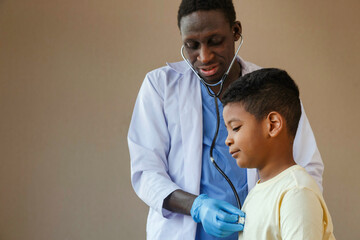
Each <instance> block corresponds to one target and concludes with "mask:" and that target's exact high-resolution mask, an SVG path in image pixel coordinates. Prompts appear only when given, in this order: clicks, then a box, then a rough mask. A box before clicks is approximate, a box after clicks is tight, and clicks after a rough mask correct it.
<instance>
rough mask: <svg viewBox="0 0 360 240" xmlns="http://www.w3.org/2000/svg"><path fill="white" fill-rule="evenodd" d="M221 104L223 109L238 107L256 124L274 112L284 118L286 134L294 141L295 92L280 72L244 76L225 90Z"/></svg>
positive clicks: (262, 71) (297, 110) (297, 115)
mask: <svg viewBox="0 0 360 240" xmlns="http://www.w3.org/2000/svg"><path fill="white" fill-rule="evenodd" d="M221 101H222V103H223V105H224V106H225V105H226V104H228V103H231V102H240V103H242V104H243V106H244V108H245V110H246V111H247V112H249V113H251V114H252V115H254V116H255V118H256V119H257V120H262V119H264V118H265V117H266V116H267V115H268V114H269V113H270V112H272V111H276V112H278V113H280V114H281V115H282V116H283V117H284V118H285V121H286V125H287V128H288V132H289V133H290V134H291V135H292V136H293V137H295V134H296V130H297V127H298V124H299V120H300V116H301V104H300V99H299V89H298V87H297V85H296V83H295V82H294V80H293V79H292V78H291V77H290V76H289V75H288V74H287V72H286V71H284V70H280V69H276V68H264V69H260V70H257V71H254V72H251V73H249V74H246V75H244V76H242V77H240V78H239V79H237V80H236V81H235V82H233V83H232V84H231V85H230V86H229V88H228V89H227V90H226V91H225V92H224V95H223V96H222V100H221Z"/></svg>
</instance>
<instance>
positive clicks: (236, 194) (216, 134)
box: [180, 34, 243, 209]
mask: <svg viewBox="0 0 360 240" xmlns="http://www.w3.org/2000/svg"><path fill="white" fill-rule="evenodd" d="M240 38H241V40H240V44H239V47H238V48H237V50H236V53H235V55H234V57H233V59H232V61H231V63H230V65H229V67H228V70H227V71H226V72H225V73H224V75H223V76H222V78H221V79H220V80H219V81H218V82H217V83H214V84H210V83H207V82H206V81H205V80H204V79H202V78H201V77H200V75H199V73H198V72H196V71H195V69H194V68H193V66H192V65H191V64H190V62H189V60H188V59H187V58H186V57H185V55H184V48H185V45H182V47H181V51H180V53H181V56H182V58H183V59H184V60H185V62H186V63H187V64H188V65H189V67H190V69H191V70H192V71H193V72H194V73H195V75H196V76H197V77H198V78H199V80H200V81H201V83H202V84H203V85H204V86H205V87H206V90H207V92H208V94H209V95H210V96H211V97H213V98H214V100H215V106H216V131H215V134H214V137H213V140H212V143H211V147H210V161H211V162H212V163H213V164H214V166H215V168H216V169H217V170H218V171H219V172H220V173H221V175H222V176H223V177H224V178H225V179H226V181H227V182H228V183H229V185H230V187H231V189H232V191H233V192H234V195H235V198H236V202H237V205H238V208H239V209H241V203H240V199H239V195H238V193H237V191H236V189H235V187H234V185H233V184H232V182H231V180H230V179H229V178H228V176H226V174H225V173H224V171H223V170H221V168H220V167H219V166H218V165H217V163H216V162H215V159H214V157H213V150H214V147H215V142H216V138H217V136H218V133H219V127H220V113H219V105H218V101H217V100H218V97H219V96H220V94H221V92H222V90H223V85H224V82H225V80H226V78H227V77H228V75H229V72H230V70H231V67H232V65H233V64H234V62H235V60H236V57H237V55H238V52H239V50H240V48H241V45H242V44H243V36H242V35H241V34H240ZM218 85H220V89H219V91H218V92H217V93H212V91H211V89H210V87H214V86H218Z"/></svg>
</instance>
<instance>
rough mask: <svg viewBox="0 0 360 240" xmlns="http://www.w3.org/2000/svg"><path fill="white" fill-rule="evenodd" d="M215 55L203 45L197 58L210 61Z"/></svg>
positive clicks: (206, 61)
mask: <svg viewBox="0 0 360 240" xmlns="http://www.w3.org/2000/svg"><path fill="white" fill-rule="evenodd" d="M213 57H214V54H213V53H212V51H211V50H210V49H209V48H208V47H207V46H201V48H200V52H199V55H198V57H197V60H198V61H200V62H202V63H205V64H206V63H209V62H210V61H211V60H212V59H213Z"/></svg>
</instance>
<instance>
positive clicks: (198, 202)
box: [190, 194, 245, 237]
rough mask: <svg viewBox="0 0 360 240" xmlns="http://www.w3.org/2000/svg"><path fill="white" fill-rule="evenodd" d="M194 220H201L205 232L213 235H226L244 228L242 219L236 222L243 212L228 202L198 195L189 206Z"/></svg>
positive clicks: (243, 215) (243, 214)
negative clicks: (240, 221)
mask: <svg viewBox="0 0 360 240" xmlns="http://www.w3.org/2000/svg"><path fill="white" fill-rule="evenodd" d="M190 213H191V216H192V218H193V219H194V221H195V222H197V223H198V222H201V224H202V225H203V228H204V230H205V232H207V233H208V234H211V235H213V236H215V237H227V236H229V235H230V234H233V233H235V232H239V231H242V230H243V229H244V221H242V223H238V220H239V217H243V218H244V217H245V213H244V212H243V211H241V210H240V209H238V208H236V207H235V206H233V205H231V204H230V203H228V202H225V201H222V200H216V199H213V198H209V197H208V196H207V195H206V194H201V195H199V196H198V197H197V198H196V199H195V200H194V203H193V205H192V207H191V211H190Z"/></svg>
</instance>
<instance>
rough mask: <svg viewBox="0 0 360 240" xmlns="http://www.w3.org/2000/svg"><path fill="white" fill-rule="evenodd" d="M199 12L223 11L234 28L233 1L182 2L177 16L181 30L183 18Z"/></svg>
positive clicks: (188, 0) (191, 0)
mask: <svg viewBox="0 0 360 240" xmlns="http://www.w3.org/2000/svg"><path fill="white" fill-rule="evenodd" d="M199 10H221V11H222V12H223V13H224V16H225V17H226V19H227V20H228V21H229V24H230V26H232V25H233V24H234V22H235V19H236V13H235V8H234V4H233V2H232V0H182V1H181V3H180V6H179V11H178V15H177V22H178V27H179V29H180V21H181V18H182V17H184V16H186V15H189V14H190V13H193V12H196V11H199Z"/></svg>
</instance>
